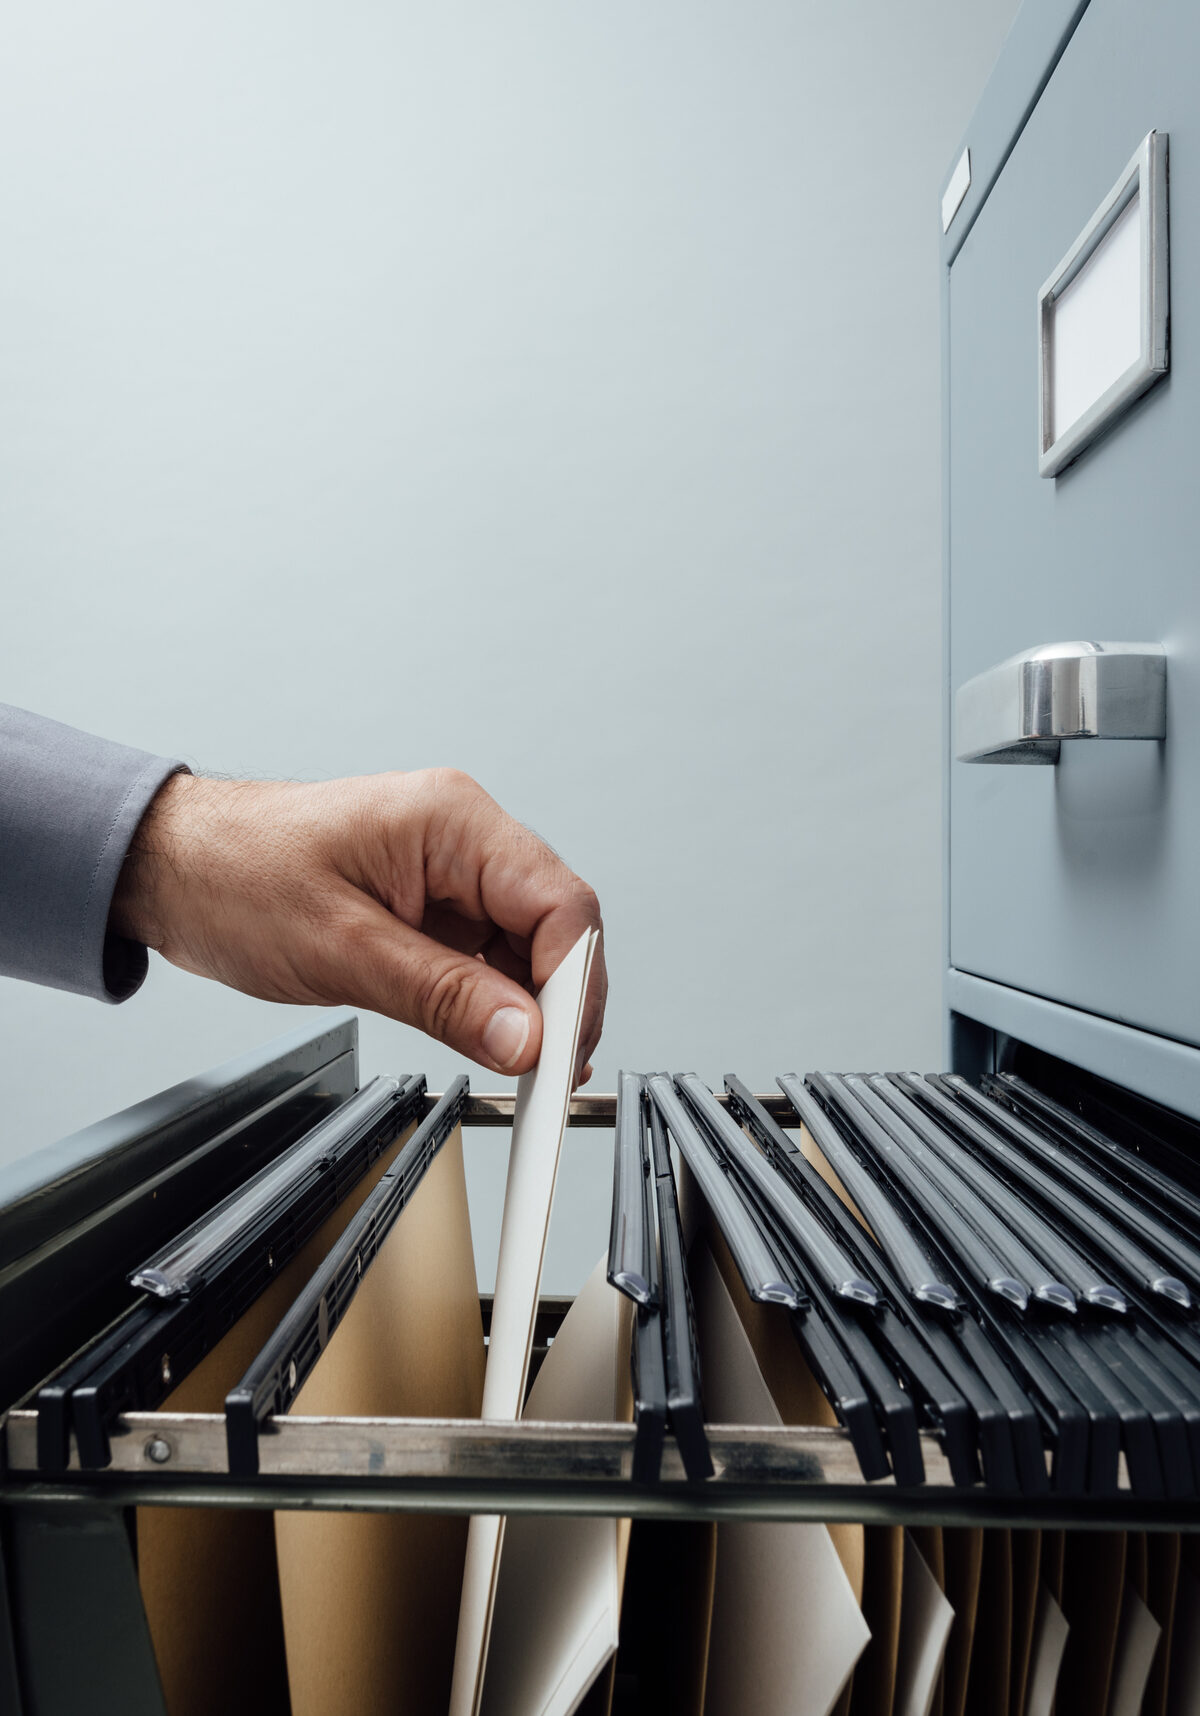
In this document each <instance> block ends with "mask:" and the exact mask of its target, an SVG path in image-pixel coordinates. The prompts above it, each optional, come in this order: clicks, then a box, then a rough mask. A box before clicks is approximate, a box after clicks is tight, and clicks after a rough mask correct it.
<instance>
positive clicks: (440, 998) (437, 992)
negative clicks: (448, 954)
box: [417, 965, 469, 1037]
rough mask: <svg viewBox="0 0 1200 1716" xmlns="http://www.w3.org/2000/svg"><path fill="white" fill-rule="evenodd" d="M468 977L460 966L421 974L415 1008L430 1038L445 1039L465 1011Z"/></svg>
mask: <svg viewBox="0 0 1200 1716" xmlns="http://www.w3.org/2000/svg"><path fill="white" fill-rule="evenodd" d="M468 988H469V984H468V976H467V973H466V972H465V971H464V970H463V968H462V967H461V966H459V965H445V966H432V965H430V966H427V967H426V968H425V970H424V971H423V972H422V974H421V979H420V983H419V986H418V991H417V1005H418V1008H419V1010H420V1014H421V1017H422V1019H423V1020H424V1022H425V1025H424V1028H425V1030H426V1031H428V1033H429V1034H430V1036H433V1037H445V1036H446V1035H447V1033H448V1032H449V1031H450V1030H452V1029H453V1027H454V1026H455V1024H456V1023H457V1022H458V1021H459V1020H460V1019H461V1017H462V1014H463V1012H464V1010H465V1007H466V1001H467V992H468Z"/></svg>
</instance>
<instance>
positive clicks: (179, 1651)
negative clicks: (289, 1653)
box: [137, 1126, 413, 1716]
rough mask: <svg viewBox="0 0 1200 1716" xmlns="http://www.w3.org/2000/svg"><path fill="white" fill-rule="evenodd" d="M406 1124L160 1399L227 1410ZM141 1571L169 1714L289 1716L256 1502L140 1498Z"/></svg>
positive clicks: (172, 1406) (267, 1538)
mask: <svg viewBox="0 0 1200 1716" xmlns="http://www.w3.org/2000/svg"><path fill="white" fill-rule="evenodd" d="M412 1131H413V1127H412V1126H409V1127H407V1128H406V1129H405V1130H404V1131H403V1133H401V1134H400V1135H399V1136H398V1137H397V1139H396V1141H395V1143H394V1144H392V1145H390V1146H389V1147H388V1148H387V1149H386V1150H385V1151H384V1152H383V1153H382V1155H381V1156H380V1157H379V1159H378V1161H376V1162H375V1163H374V1164H373V1165H372V1167H371V1168H370V1169H369V1171H368V1172H367V1173H366V1174H365V1175H364V1176H363V1178H362V1179H361V1180H360V1181H359V1183H358V1185H357V1186H355V1187H354V1188H353V1190H352V1191H350V1192H349V1193H347V1195H346V1197H345V1198H344V1199H343V1200H342V1202H341V1203H340V1204H339V1205H338V1207H337V1209H336V1210H334V1211H333V1212H332V1214H330V1215H329V1216H328V1217H327V1218H326V1220H325V1221H324V1222H323V1223H322V1224H321V1226H320V1227H319V1228H318V1229H317V1231H316V1233H315V1234H314V1235H313V1236H312V1238H311V1239H310V1240H308V1242H307V1243H306V1244H305V1245H304V1246H303V1247H302V1248H301V1249H300V1250H299V1251H298V1252H297V1253H296V1255H295V1257H293V1258H292V1260H291V1261H290V1263H288V1264H287V1265H286V1266H285V1267H284V1268H283V1269H281V1270H280V1272H279V1274H278V1275H277V1276H276V1278H275V1280H274V1281H273V1282H272V1283H271V1285H270V1286H269V1287H268V1288H267V1289H266V1291H265V1292H264V1293H263V1295H262V1297H261V1298H259V1299H258V1300H257V1301H256V1302H255V1304H253V1305H252V1306H251V1308H250V1309H249V1310H248V1311H247V1312H246V1314H245V1316H244V1317H242V1318H241V1319H240V1321H239V1322H238V1323H237V1324H236V1325H235V1327H234V1328H232V1329H231V1330H230V1332H229V1333H228V1334H227V1335H226V1336H225V1338H224V1340H222V1341H221V1342H220V1343H219V1344H218V1345H217V1346H216V1347H214V1348H213V1350H212V1352H211V1353H209V1354H208V1356H207V1357H206V1358H204V1359H202V1360H201V1362H200V1363H199V1364H198V1365H197V1366H196V1368H195V1370H194V1371H192V1373H191V1375H190V1376H188V1377H187V1378H186V1379H185V1380H184V1381H183V1382H182V1383H180V1385H179V1387H178V1388H177V1389H175V1390H174V1392H173V1393H171V1394H170V1395H168V1397H167V1399H166V1400H165V1401H164V1402H163V1411H164V1412H223V1411H224V1409H225V1396H226V1394H227V1393H228V1392H229V1390H230V1389H231V1388H234V1387H235V1386H236V1385H237V1383H238V1382H240V1380H241V1378H242V1377H243V1376H244V1375H245V1373H246V1370H247V1368H248V1367H249V1365H250V1363H251V1361H252V1360H253V1359H254V1358H256V1357H257V1355H258V1353H259V1351H260V1349H261V1348H262V1347H263V1346H264V1345H265V1344H266V1342H267V1340H268V1338H269V1337H270V1336H271V1334H272V1333H273V1332H274V1330H275V1326H276V1324H277V1323H278V1322H279V1320H280V1318H281V1317H282V1316H283V1314H284V1312H285V1311H286V1310H287V1309H288V1306H289V1305H290V1304H291V1303H292V1301H293V1299H295V1298H296V1296H297V1294H298V1293H300V1292H301V1290H302V1289H303V1287H304V1286H305V1284H306V1283H307V1281H308V1280H309V1278H310V1276H311V1275H312V1274H313V1273H314V1272H315V1270H316V1269H317V1268H318V1266H319V1265H320V1263H321V1262H322V1261H323V1259H324V1258H325V1256H326V1255H327V1253H328V1252H329V1251H330V1250H331V1249H332V1247H333V1246H334V1244H335V1243H336V1242H337V1240H338V1239H339V1237H340V1236H341V1234H342V1232H343V1230H344V1228H345V1227H346V1225H347V1223H348V1222H349V1220H350V1218H351V1216H352V1215H353V1214H354V1213H355V1211H356V1210H357V1209H358V1208H359V1207H360V1205H361V1204H362V1203H363V1201H364V1199H365V1198H366V1197H367V1195H368V1194H369V1192H370V1191H371V1190H372V1188H373V1187H374V1186H375V1185H376V1183H377V1182H378V1181H379V1179H380V1178H381V1177H382V1175H383V1174H384V1172H385V1170H386V1169H387V1168H388V1166H389V1165H390V1164H391V1163H392V1162H393V1161H394V1160H395V1158H396V1156H397V1154H398V1153H399V1151H400V1148H401V1146H402V1144H403V1143H404V1142H405V1140H406V1139H407V1138H408V1137H409V1136H410V1135H411V1133H412ZM137 1550H138V1578H139V1580H140V1581H141V1587H142V1598H143V1601H144V1603H145V1605H146V1618H147V1620H148V1621H149V1624H150V1635H151V1638H152V1639H153V1641H154V1651H155V1655H156V1657H157V1659H158V1669H159V1674H160V1676H161V1678H162V1683H163V1693H164V1696H165V1698H166V1704H167V1710H168V1712H169V1716H212V1713H213V1712H214V1711H220V1712H221V1716H276V1713H278V1716H287V1712H288V1710H289V1703H288V1688H287V1668H286V1664H285V1661H284V1643H283V1619H282V1614H281V1611H280V1604H279V1581H278V1577H277V1575H276V1562H275V1531H274V1526H273V1523H272V1518H271V1515H270V1514H269V1513H265V1512H262V1511H260V1510H259V1509H257V1508H241V1509H233V1508H170V1507H162V1508H139V1509H138V1510H137Z"/></svg>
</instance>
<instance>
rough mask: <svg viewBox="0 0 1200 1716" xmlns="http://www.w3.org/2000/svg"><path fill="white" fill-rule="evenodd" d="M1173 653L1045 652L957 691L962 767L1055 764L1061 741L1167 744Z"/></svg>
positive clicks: (1125, 648)
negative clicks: (1152, 741) (1169, 665)
mask: <svg viewBox="0 0 1200 1716" xmlns="http://www.w3.org/2000/svg"><path fill="white" fill-rule="evenodd" d="M1166 731H1167V653H1166V651H1165V650H1164V648H1163V646H1162V645H1161V644H1156V643H1057V644H1040V645H1039V646H1038V647H1037V648H1036V649H1027V650H1023V651H1022V652H1021V654H1020V655H1014V656H1010V657H1009V659H1008V660H1007V661H1002V662H1001V663H1000V664H999V666H997V667H991V668H989V669H988V671H987V672H986V673H981V674H979V675H977V676H976V678H974V679H969V680H968V681H967V683H966V684H965V685H962V686H960V687H959V689H958V694H957V696H956V697H955V700H954V750H955V755H956V756H957V758H958V760H959V762H960V763H1056V762H1057V761H1058V752H1059V746H1060V744H1061V742H1062V740H1063V739H1162V738H1165V736H1166Z"/></svg>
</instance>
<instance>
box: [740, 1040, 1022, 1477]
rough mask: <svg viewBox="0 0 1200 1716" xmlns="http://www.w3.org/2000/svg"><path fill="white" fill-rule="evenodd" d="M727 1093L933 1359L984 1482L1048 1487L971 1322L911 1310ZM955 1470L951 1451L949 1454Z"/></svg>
mask: <svg viewBox="0 0 1200 1716" xmlns="http://www.w3.org/2000/svg"><path fill="white" fill-rule="evenodd" d="M725 1089H726V1091H727V1093H728V1096H729V1108H730V1112H731V1114H733V1115H734V1117H735V1118H736V1119H737V1120H738V1121H739V1122H740V1123H741V1124H742V1125H743V1126H745V1127H746V1128H747V1129H748V1130H749V1131H750V1133H751V1134H752V1135H753V1136H754V1138H755V1139H757V1141H758V1143H759V1144H760V1145H761V1147H762V1149H763V1152H764V1154H765V1155H766V1156H767V1159H768V1160H769V1161H771V1162H772V1163H773V1164H774V1165H775V1166H776V1167H777V1168H778V1170H779V1171H780V1172H781V1173H783V1174H785V1175H787V1176H788V1177H789V1178H792V1177H794V1183H795V1185H796V1187H797V1189H798V1190H800V1191H801V1195H803V1196H804V1197H805V1199H806V1201H808V1202H809V1204H810V1207H811V1208H812V1209H813V1211H814V1214H816V1215H817V1216H818V1217H819V1218H820V1219H823V1220H825V1221H826V1222H827V1223H829V1224H831V1225H833V1226H834V1227H835V1228H836V1229H837V1230H838V1231H839V1233H840V1235H841V1238H842V1243H843V1245H845V1246H846V1248H847V1249H848V1250H849V1251H850V1252H851V1255H854V1253H855V1252H856V1251H857V1253H858V1259H859V1263H860V1267H861V1268H862V1271H863V1273H864V1274H865V1275H869V1276H870V1277H871V1278H872V1279H873V1280H874V1281H875V1282H876V1283H877V1285H878V1287H879V1289H880V1291H881V1293H882V1294H883V1296H884V1299H885V1301H886V1302H887V1303H888V1304H889V1305H890V1306H891V1308H892V1309H893V1310H894V1311H895V1313H896V1314H897V1315H898V1316H899V1317H901V1318H902V1319H904V1320H905V1321H906V1324H907V1326H908V1327H909V1328H910V1329H911V1330H912V1332H913V1334H914V1335H915V1336H916V1337H917V1339H919V1340H920V1341H921V1342H922V1343H923V1344H924V1345H925V1346H926V1347H927V1348H928V1350H929V1352H930V1353H931V1354H932V1356H933V1358H934V1360H935V1361H936V1363H937V1364H938V1365H940V1366H941V1368H942V1370H943V1371H944V1372H945V1374H946V1375H947V1376H948V1377H949V1378H950V1380H951V1381H952V1382H953V1383H954V1385H955V1387H956V1388H957V1389H958V1390H959V1391H960V1392H961V1394H962V1395H963V1396H964V1397H965V1399H966V1400H967V1402H968V1404H969V1405H970V1408H971V1411H972V1413H973V1414H974V1418H975V1421H976V1430H975V1437H976V1441H977V1446H978V1456H979V1460H980V1461H981V1462H982V1467H983V1479H984V1482H985V1483H986V1484H987V1485H988V1486H989V1488H992V1489H996V1490H1007V1491H1015V1490H1025V1491H1026V1493H1031V1492H1037V1491H1039V1490H1045V1489H1046V1487H1047V1479H1046V1462H1045V1458H1044V1455H1043V1451H1042V1431H1041V1424H1040V1421H1039V1419H1038V1416H1037V1413H1036V1411H1035V1409H1034V1407H1033V1405H1032V1403H1031V1402H1030V1401H1029V1399H1028V1398H1027V1397H1026V1395H1025V1394H1024V1393H1023V1392H1022V1391H1021V1389H1020V1388H1019V1387H1018V1386H1017V1384H1016V1382H1015V1381H1014V1380H1013V1376H1012V1373H1011V1372H1010V1371H1009V1369H1008V1368H1007V1366H1006V1365H1004V1364H1003V1363H1002V1362H1001V1361H1000V1359H998V1358H997V1356H996V1354H995V1352H994V1350H993V1348H992V1347H991V1345H990V1344H989V1343H988V1341H987V1340H986V1338H985V1337H984V1335H983V1332H982V1330H981V1329H980V1328H979V1326H978V1325H977V1324H976V1323H975V1322H974V1320H973V1319H972V1318H970V1317H956V1318H955V1319H954V1320H953V1322H946V1321H944V1320H943V1318H941V1317H931V1316H927V1315H923V1314H921V1313H920V1312H919V1311H918V1309H917V1307H915V1306H912V1305H911V1304H910V1300H909V1296H908V1293H907V1292H906V1290H905V1288H904V1286H903V1284H902V1283H901V1281H900V1279H899V1277H898V1276H897V1275H896V1274H895V1273H894V1272H893V1270H892V1268H891V1265H890V1263H889V1262H888V1260H887V1259H886V1258H885V1257H884V1256H883V1255H882V1253H881V1252H880V1251H879V1249H878V1247H877V1246H876V1245H875V1244H874V1242H873V1240H872V1239H871V1237H870V1235H869V1234H868V1233H867V1231H866V1229H865V1228H863V1227H862V1226H861V1225H860V1224H859V1223H858V1222H857V1221H855V1219H854V1217H853V1216H852V1215H851V1214H850V1212H849V1210H847V1209H846V1207H845V1205H844V1204H843V1203H842V1201H841V1199H840V1198H839V1197H838V1196H837V1194H836V1193H835V1192H834V1191H833V1190H832V1189H831V1188H830V1187H829V1186H828V1185H827V1184H826V1182H825V1181H824V1180H823V1179H822V1178H821V1176H820V1175H819V1174H818V1173H817V1171H816V1169H815V1168H813V1167H812V1165H811V1164H810V1163H809V1162H808V1160H807V1159H806V1157H805V1156H804V1155H803V1153H802V1152H801V1150H800V1149H799V1148H798V1146H797V1145H796V1144H795V1142H794V1141H793V1140H792V1139H791V1138H789V1137H788V1135H787V1133H786V1132H785V1131H784V1130H783V1128H782V1127H781V1126H780V1125H779V1123H778V1121H776V1120H775V1119H774V1117H773V1116H772V1115H771V1114H769V1113H768V1111H767V1110H766V1109H765V1108H764V1107H763V1106H762V1104H761V1103H760V1102H758V1101H757V1100H756V1099H755V1097H754V1096H753V1095H752V1094H751V1092H750V1091H749V1089H748V1088H747V1087H746V1086H745V1085H744V1084H743V1083H742V1081H741V1080H740V1079H738V1078H736V1077H735V1076H734V1075H733V1074H727V1075H726V1078H725ZM947 1457H948V1458H949V1460H950V1463H951V1469H952V1471H954V1470H955V1460H956V1451H955V1448H954V1447H953V1446H948V1447H947ZM969 1470H970V1466H969V1465H968V1463H967V1462H966V1461H962V1472H963V1475H962V1476H959V1475H957V1473H956V1476H955V1481H956V1482H960V1483H961V1482H968V1483H969V1482H973V1481H974V1478H973V1476H968V1475H966V1474H967V1472H968V1471H969Z"/></svg>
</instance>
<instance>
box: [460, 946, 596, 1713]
mask: <svg viewBox="0 0 1200 1716" xmlns="http://www.w3.org/2000/svg"><path fill="white" fill-rule="evenodd" d="M595 944H596V933H595V932H594V931H591V932H589V933H588V934H587V935H584V936H581V937H580V939H579V941H578V942H576V944H575V946H574V947H573V948H572V949H571V951H570V953H569V954H568V955H567V957H566V958H565V959H564V960H563V962H562V964H561V965H560V966H559V967H558V970H557V971H555V973H554V974H553V976H552V977H550V978H549V980H548V981H547V983H546V984H545V986H544V987H543V989H542V992H541V994H540V995H539V996H538V1005H539V1006H540V1008H541V1010H542V1049H541V1054H540V1056H539V1058H538V1064H537V1066H536V1067H534V1069H533V1071H532V1072H529V1073H526V1074H525V1075H524V1077H523V1078H522V1079H521V1080H520V1081H519V1084H518V1087H517V1106H516V1113H515V1115H514V1117H513V1131H512V1145H511V1148H510V1152H509V1159H508V1181H507V1184H506V1186H505V1192H504V1217H503V1221H502V1223H501V1228H500V1255H499V1258H498V1260H497V1264H496V1293H495V1298H494V1300H493V1303H492V1327H491V1336H490V1340H489V1345H488V1359H487V1372H486V1375H485V1378H484V1385H483V1416H484V1418H485V1419H494V1420H498V1421H504V1422H507V1423H512V1422H513V1421H514V1420H515V1419H517V1418H519V1417H520V1414H521V1407H522V1404H523V1400H524V1395H525V1382H526V1379H527V1377H528V1375H529V1357H530V1352H531V1350H532V1347H533V1325H534V1320H535V1318H536V1315H537V1299H538V1288H539V1285H540V1282H541V1277H542V1261H543V1258H544V1257H545V1252H546V1235H547V1232H548V1230H549V1225H550V1206H551V1204H552V1202H553V1199H554V1182H555V1179H556V1177H557V1174H558V1160H559V1154H560V1151H561V1149H562V1137H563V1132H564V1130H565V1128H566V1123H567V1111H568V1107H569V1104H570V1100H571V1090H572V1086H573V1084H574V1075H575V1056H576V1051H577V1049H578V1046H579V1030H580V1024H581V1021H582V1017H583V1002H584V997H585V995H586V994H587V981H588V973H589V971H590V970H591V964H592V954H593V952H594V949H595ZM503 1537H504V1519H503V1517H502V1516H501V1515H499V1514H477V1515H475V1516H474V1517H473V1518H472V1520H471V1524H470V1531H469V1533H468V1537H467V1554H466V1566H465V1570H464V1574H463V1586H462V1600H461V1603H460V1606H459V1611H458V1635H457V1643H456V1647H455V1655H454V1678H453V1684H452V1689H451V1695H450V1716H478V1711H479V1708H480V1700H481V1698H482V1694H483V1678H484V1668H485V1666H486V1662H487V1653H488V1641H489V1636H490V1633H491V1625H492V1611H493V1606H494V1604H495V1598H496V1573H497V1569H498V1567H499V1563H500V1550H501V1544H502V1542H503Z"/></svg>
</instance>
